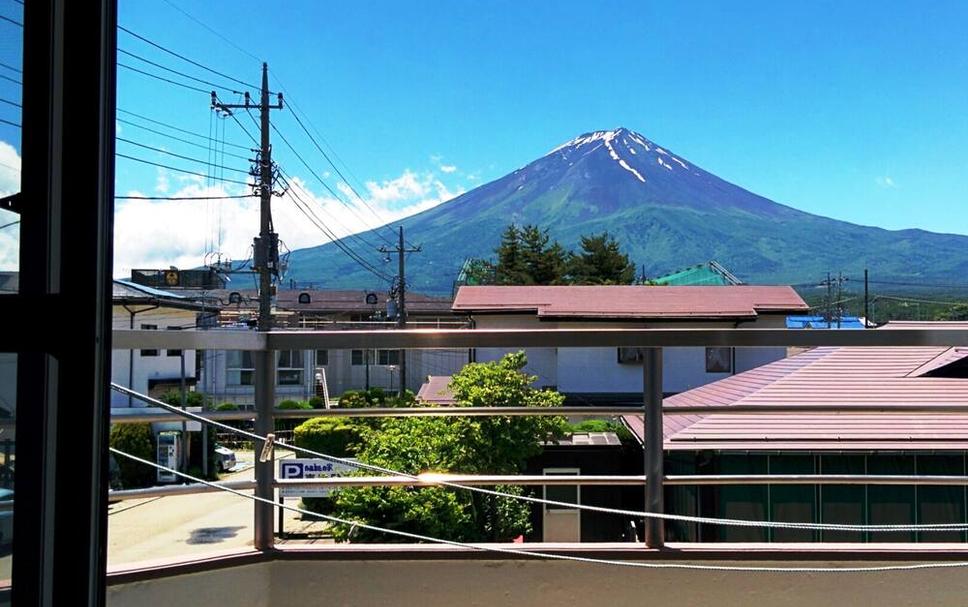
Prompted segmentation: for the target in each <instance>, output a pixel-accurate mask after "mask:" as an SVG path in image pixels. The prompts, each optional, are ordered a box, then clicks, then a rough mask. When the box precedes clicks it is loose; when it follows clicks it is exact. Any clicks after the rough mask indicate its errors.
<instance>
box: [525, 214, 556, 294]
mask: <svg viewBox="0 0 968 607" xmlns="http://www.w3.org/2000/svg"><path fill="white" fill-rule="evenodd" d="M520 234H521V257H522V259H523V262H524V269H525V272H526V273H527V275H528V277H529V279H530V284H535V285H554V284H561V281H562V276H563V275H564V271H565V259H566V258H567V253H566V252H565V249H564V248H563V247H562V246H561V245H560V244H558V241H557V240H556V241H554V242H551V237H550V236H549V235H548V229H547V228H545V229H544V230H542V229H541V228H539V227H538V226H535V225H526V226H524V227H523V228H522V229H521V232H520Z"/></svg>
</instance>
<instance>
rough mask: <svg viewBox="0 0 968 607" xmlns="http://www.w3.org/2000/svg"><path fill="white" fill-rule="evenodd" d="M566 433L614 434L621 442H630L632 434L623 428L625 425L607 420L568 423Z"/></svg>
mask: <svg viewBox="0 0 968 607" xmlns="http://www.w3.org/2000/svg"><path fill="white" fill-rule="evenodd" d="M566 432H567V433H569V434H574V433H575V432H614V433H615V434H616V435H618V438H619V440H621V441H623V442H624V441H630V440H632V433H631V432H630V431H629V429H628V428H627V427H625V424H623V423H621V422H617V421H613V420H608V419H586V420H583V421H580V422H576V423H570V424H568V426H567V429H566Z"/></svg>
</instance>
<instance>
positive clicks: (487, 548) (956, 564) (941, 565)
mask: <svg viewBox="0 0 968 607" xmlns="http://www.w3.org/2000/svg"><path fill="white" fill-rule="evenodd" d="M110 449H111V452H112V453H116V454H118V455H121V456H123V457H127V458H129V459H131V460H134V461H136V462H139V463H141V464H145V465H148V466H153V467H155V468H157V469H159V470H164V471H166V472H170V473H171V474H175V475H178V476H180V477H182V478H185V479H188V480H190V481H193V482H196V483H201V484H203V485H208V486H209V487H214V488H216V489H219V490H221V491H225V492H228V493H232V494H235V495H238V496H241V497H245V498H248V499H251V500H253V501H257V502H262V503H264V504H269V505H270V506H275V507H279V508H283V509H285V510H290V511H292V512H297V513H299V514H303V515H306V516H310V517H315V518H321V519H324V520H327V521H330V522H332V523H341V524H344V525H355V526H356V527H360V528H363V529H369V530H370V531H376V532H378V533H387V534H391V535H397V536H400V537H405V538H408V539H412V540H419V541H422V542H431V543H435V544H445V545H448V546H456V547H458V548H467V549H471V550H479V551H482V552H497V553H501V554H513V555H515V556H525V557H532V558H545V559H554V560H563V561H575V562H579V563H594V564H598V565H614V566H620V567H639V568H642V569H688V570H694V571H728V572H740V573H879V572H888V571H916V570H920V569H953V568H961V567H968V562H965V561H953V562H933V563H913V564H910V565H880V566H875V567H754V566H731V565H695V564H690V563H643V562H640V561H619V560H611V559H598V558H593V557H585V556H573V555H567V554H554V553H550V552H540V551H537V550H518V549H515V548H504V547H501V546H494V545H485V544H471V543H467V542H458V541H454V540H445V539H442V538H436V537H432V536H429V535H422V534H419V533H410V532H409V531H400V530H398V529H387V528H384V527H377V526H376V525H370V524H367V523H363V522H359V521H349V520H346V519H343V518H339V517H336V516H330V515H328V514H320V513H318V512H312V511H310V510H304V509H302V508H299V507H297V506H289V505H286V504H277V503H276V502H274V501H273V500H270V499H266V498H263V497H259V496H257V495H249V494H247V493H243V492H242V491H239V490H237V489H232V488H229V487H226V486H224V485H220V484H218V483H214V482H212V481H207V480H204V479H201V478H197V477H194V476H192V475H190V474H185V473H184V472H179V471H177V470H175V469H173V468H168V467H167V466H162V465H161V464H158V463H155V462H152V461H149V460H146V459H142V458H140V457H137V456H135V455H131V454H129V453H125V452H124V451H120V450H118V449H115V448H114V447H111V448H110Z"/></svg>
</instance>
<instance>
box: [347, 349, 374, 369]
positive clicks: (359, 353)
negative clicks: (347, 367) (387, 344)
mask: <svg viewBox="0 0 968 607" xmlns="http://www.w3.org/2000/svg"><path fill="white" fill-rule="evenodd" d="M372 359H373V357H372V355H371V356H370V360H372ZM350 364H351V365H353V366H354V367H359V366H360V365H365V364H366V361H365V360H363V350H353V352H351V353H350Z"/></svg>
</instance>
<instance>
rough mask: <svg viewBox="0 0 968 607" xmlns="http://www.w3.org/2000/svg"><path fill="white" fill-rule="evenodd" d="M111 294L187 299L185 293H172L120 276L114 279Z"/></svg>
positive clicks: (114, 295)
mask: <svg viewBox="0 0 968 607" xmlns="http://www.w3.org/2000/svg"><path fill="white" fill-rule="evenodd" d="M111 295H112V296H113V297H156V298H160V299H178V300H185V299H186V298H185V296H184V295H176V294H175V293H171V292H169V291H162V290H161V289H155V288H153V287H147V286H145V285H139V284H137V283H134V282H131V281H130V280H122V279H120V278H115V279H114V284H113V286H112V290H111Z"/></svg>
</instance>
